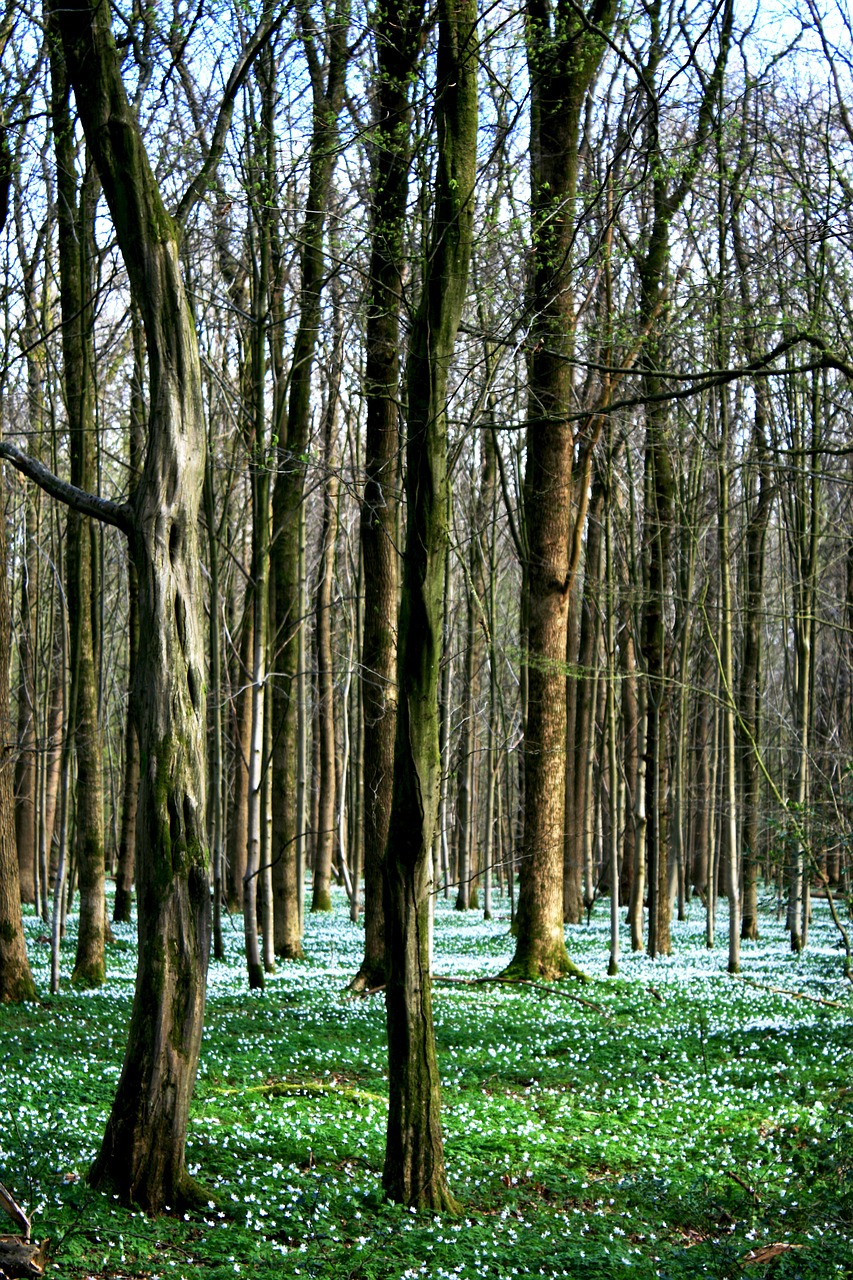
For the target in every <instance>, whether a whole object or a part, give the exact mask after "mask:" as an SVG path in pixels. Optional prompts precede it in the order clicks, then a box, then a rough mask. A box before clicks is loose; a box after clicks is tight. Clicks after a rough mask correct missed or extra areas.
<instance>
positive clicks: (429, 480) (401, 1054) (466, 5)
mask: <svg viewBox="0 0 853 1280" xmlns="http://www.w3.org/2000/svg"><path fill="white" fill-rule="evenodd" d="M476 23H477V11H476V5H475V3H474V2H473V0H449V2H448V0H442V3H441V4H440V5H439V44H438V61H437V70H436V99H435V110H436V116H437V127H438V157H437V177H436V193H435V206H434V212H433V220H432V227H431V230H430V238H429V245H428V252H427V254H426V257H425V261H424V278H423V291H422V295H421V302H420V307H419V309H418V312H417V315H416V317H415V322H414V326H413V331H412V339H411V349H410V353H409V361H408V367H407V379H408V442H407V451H406V463H407V466H406V500H407V525H406V552H405V558H404V570H403V593H402V601H401V607H400V632H399V635H400V640H399V661H398V681H397V683H398V690H399V707H398V713H397V732H396V741H395V750H394V794H393V801H392V807H391V820H390V825H389V835H388V848H387V852H386V858H385V869H386V875H385V927H386V944H387V945H386V964H387V981H386V988H385V999H386V1010H387V1022H388V1066H389V1105H388V1133H387V1142H386V1148H385V1167H384V1171H383V1175H382V1183H383V1186H384V1188H385V1191H386V1193H387V1195H388V1196H389V1198H390V1199H392V1200H396V1201H399V1202H400V1203H403V1204H407V1205H411V1206H414V1207H422V1208H429V1209H435V1210H445V1211H447V1210H451V1211H452V1210H454V1209H456V1208H457V1207H458V1206H457V1205H456V1202H455V1200H454V1199H453V1197H452V1196H451V1194H450V1192H449V1190H448V1188H447V1183H446V1180H445V1172H444V1153H443V1143H442V1136H441V1121H440V1117H439V1107H440V1099H439V1083H438V1068H437V1065H436V1057H435V1035H434V1031H433V1025H432V992H431V982H430V973H429V962H430V957H429V914H430V891H431V888H432V880H433V875H432V846H433V837H434V834H435V824H436V817H437V811H438V798H439V781H440V773H441V762H440V756H439V709H438V677H439V662H440V658H441V627H442V616H443V615H442V606H443V595H444V566H445V547H446V539H447V537H448V529H447V524H446V515H447V493H446V486H447V476H446V449H447V418H446V406H445V399H446V392H447V374H448V367H449V364H450V361H451V358H452V355H453V349H454V346H455V341H456V332H457V328H458V325H459V319H460V316H461V313H462V306H463V303H464V301H465V293H466V284H467V278H468V263H469V259H470V253H471V242H472V236H473V217H474V204H473V190H474V179H475V174H476V146H477V46H476Z"/></svg>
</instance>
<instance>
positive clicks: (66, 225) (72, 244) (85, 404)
mask: <svg viewBox="0 0 853 1280" xmlns="http://www.w3.org/2000/svg"><path fill="white" fill-rule="evenodd" d="M52 37H53V38H52V47H51V57H50V69H51V111H52V116H53V134H54V149H55V153H56V186H57V223H58V228H59V278H60V298H61V307H62V358H63V381H64V387H65V410H66V415H67V419H68V435H69V452H70V454H71V483H72V484H73V485H75V486H76V487H77V488H78V489H82V490H84V491H86V492H93V491H94V490H95V487H96V477H95V386H96V383H95V351H94V337H93V327H94V315H95V270H94V258H95V206H96V204H97V201H98V179H97V174H96V172H95V169H94V166H93V165H91V164H90V163H87V164H86V172H85V173H84V175H83V178H82V181H81V182H80V184H79V191H78V182H77V173H76V154H75V153H76V145H75V141H74V124H73V121H72V118H71V110H70V94H71V86H70V84H69V82H68V78H67V73H66V68H65V58H64V55H63V52H62V46H61V43H60V41H59V39H58V32H57V31H56V30H55V28H54V29H53V30H52ZM88 159H89V157H88V155H87V156H86V160H87V162H88ZM65 563H66V577H67V598H68V625H69V631H70V636H71V646H70V650H71V651H70V669H71V689H70V709H71V725H70V729H71V733H72V736H73V742H74V750H75V755H76V759H77V805H76V822H75V847H76V864H77V881H78V884H79V886H80V923H79V927H78V932H77V954H76V957H75V960H74V970H73V973H72V975H71V981H72V982H73V983H75V984H76V985H78V986H83V987H96V986H99V985H100V984H101V983H102V982H103V981H104V978H105V976H106V966H105V952H104V947H105V935H104V928H105V922H106V900H105V884H104V812H103V810H104V803H103V778H102V772H103V748H102V736H101V725H100V719H99V714H98V711H99V708H98V681H97V674H96V672H97V663H98V654H97V651H96V650H97V645H96V638H95V629H94V607H95V602H96V601H97V599H98V596H99V591H98V561H97V548H96V545H95V536H94V529H93V526H92V525H91V523H90V521H89V520H88V519H87V518H86V517H85V516H83V514H82V513H81V512H79V511H77V510H75V509H74V508H73V507H71V508H70V509H69V511H68V546H67V554H66V561H65Z"/></svg>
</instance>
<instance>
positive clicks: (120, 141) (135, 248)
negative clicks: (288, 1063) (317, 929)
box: [2, 0, 270, 1213]
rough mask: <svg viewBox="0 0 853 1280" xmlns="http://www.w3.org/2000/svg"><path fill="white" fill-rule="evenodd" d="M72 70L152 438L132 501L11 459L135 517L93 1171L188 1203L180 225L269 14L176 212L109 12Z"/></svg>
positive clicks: (201, 760) (185, 449) (184, 389)
mask: <svg viewBox="0 0 853 1280" xmlns="http://www.w3.org/2000/svg"><path fill="white" fill-rule="evenodd" d="M52 17H53V18H54V19H55V21H56V24H57V26H58V29H59V32H60V35H61V39H62V47H63V51H64V55H65V61H66V66H67V73H68V79H69V81H70V83H71V85H72V87H73V88H74V94H75V99H76V103H77V109H78V112H79V114H80V118H81V121H82V124H83V129H84V133H85V135H86V141H87V144H88V147H89V149H90V152H91V154H92V157H93V160H94V163H95V165H96V167H97V171H98V175H99V177H100V181H101V185H102V188H103V191H104V195H105V196H106V200H107V204H108V206H109V209H110V213H111V216H112V219H113V224H114V226H115V231H116V236H117V239H118V243H119V247H120V249H121V253H122V257H123V259H124V262H125V266H126V268H127V271H128V275H129V277H130V284H131V290H132V294H133V297H134V300H135V302H136V304H137V306H138V307H139V310H140V313H141V316H142V321H143V326H144V330H145V339H146V348H147V355H148V385H149V410H148V429H147V451H146V456H145V461H144V464H143V469H142V474H141V477H140V481H139V484H138V486H137V488H136V490H135V492H134V494H133V495H132V499H131V500H130V501H128V502H124V503H117V502H113V501H110V500H109V499H105V498H98V497H95V496H93V495H91V494H89V493H86V492H84V491H82V490H81V489H79V488H77V487H76V486H74V485H70V484H67V483H65V482H63V481H61V480H59V479H58V478H57V477H55V476H53V475H51V474H50V473H49V472H47V471H46V470H45V468H43V467H42V466H40V465H39V464H38V463H36V462H34V461H33V460H32V459H29V458H27V456H26V455H24V454H22V453H21V452H20V451H19V450H16V449H14V448H12V447H11V446H9V445H8V444H4V445H3V446H2V451H3V454H4V456H6V457H7V458H9V459H10V461H12V462H13V463H14V464H15V465H16V466H18V467H19V469H20V470H22V471H24V472H25V473H26V474H28V475H30V477H31V478H33V479H35V480H37V481H38V482H39V483H40V484H42V486H43V487H44V488H46V489H47V490H48V491H49V492H51V493H53V494H54V496H56V497H59V498H60V499H62V500H63V501H65V502H67V503H68V504H69V505H70V506H72V507H74V508H75V510H77V511H80V512H82V513H83V514H86V515H90V516H94V517H95V518H98V519H101V520H103V521H104V522H105V523H107V524H111V525H114V526H116V527H117V528H119V529H121V530H122V531H123V532H124V533H125V534H126V535H127V537H128V538H129V540H130V545H131V551H132V554H133V557H134V561H135V564H136V569H137V573H138V577H139V593H140V595H139V626H140V647H139V662H138V666H137V669H136V672H135V679H134V687H133V706H134V716H135V721H136V728H137V733H138V736H139V747H140V759H141V762H142V768H141V786H140V796H139V813H138V833H137V835H138V842H137V889H138V904H139V966H138V970H137V984H136V993H135V997H134V1004H133V1011H132V1015H131V1026H130V1033H129V1037H128V1044H127V1049H126V1052H125V1059H124V1065H123V1068H122V1073H121V1077H120V1080H119V1084H118V1089H117V1091H116V1095H115V1098H114V1100H113V1104H112V1108H111V1111H110V1116H109V1119H108V1121H107V1127H106V1132H105V1134H104V1139H103V1143H102V1145H101V1149H100V1152H99V1154H98V1157H97V1159H96V1161H95V1164H94V1166H93V1168H92V1170H91V1173H90V1179H91V1181H92V1182H93V1183H94V1184H95V1185H103V1184H107V1185H111V1186H114V1187H115V1189H116V1190H117V1192H118V1193H119V1195H120V1196H121V1197H122V1198H123V1199H125V1200H128V1201H134V1202H136V1203H138V1204H140V1205H141V1206H142V1207H143V1208H145V1209H147V1210H149V1211H150V1212H154V1213H156V1212H160V1211H162V1210H163V1209H165V1208H166V1206H171V1207H173V1208H175V1207H177V1206H179V1205H180V1204H181V1203H183V1202H185V1201H187V1200H192V1199H193V1198H194V1196H195V1189H194V1184H193V1183H192V1180H191V1179H190V1177H189V1175H188V1173H187V1170H186V1163H185V1154H184V1149H185V1142H186V1131H187V1123H188V1113H189V1100H190V1095H191V1092H192V1087H193V1082H194V1080H195V1073H196V1068H197V1064H198V1053H199V1046H200V1041H201V1027H202V1017H203V1010H204V994H205V981H206V969H207V957H208V949H209V938H210V886H209V882H208V870H207V861H208V858H207V837H206V830H205V818H206V805H205V774H206V765H205V734H204V730H205V726H204V717H205V707H204V674H203V647H202V613H201V600H202V592H201V583H200V566H199V556H198V542H197V536H198V535H197V528H198V514H199V505H200V500H201V493H202V484H203V478H204V465H205V430H204V422H203V415H202V403H201V374H200V366H199V358H198V349H197V344H196V333H195V323H194V320H193V315H192V310H191V307H190V305H189V301H188V298H187V294H186V290H185V288H184V284H183V281H182V279H181V273H180V263H179V240H180V227H181V223H182V221H183V220H184V219H185V218H186V216H187V214H188V212H189V211H190V209H191V208H193V206H194V205H195V204H196V203H197V201H198V200H199V198H200V197H201V194H202V193H203V191H204V189H205V185H206V182H207V180H208V178H209V176H210V174H211V172H212V171H213V169H214V168H215V165H216V163H217V162H218V159H219V155H220V154H221V150H222V146H223V144H224V138H225V133H226V131H227V127H228V123H229V120H230V114H231V107H232V104H233V100H234V96H235V94H236V93H237V91H238V89H239V87H240V84H241V82H242V78H243V77H244V76H245V74H246V71H247V70H248V67H249V66H250V65H251V59H252V56H253V55H254V53H255V52H256V51H257V49H258V48H259V47H260V46H261V45H262V44H263V42H264V39H265V38H266V35H267V32H268V30H269V25H270V24H269V23H268V24H266V26H263V25H262V27H261V28H260V29H259V31H258V32H257V33H256V34H255V36H254V37H253V39H252V40H251V41H250V42H249V45H248V46H247V49H246V51H245V53H244V54H243V56H242V57H241V58H240V59H239V61H238V63H237V65H236V66H235V68H234V71H233V72H232V75H231V78H230V80H229V83H228V86H227V88H226V92H225V95H224V97H223V102H222V105H221V109H220V113H219V116H218V119H217V126H216V130H215V132H214V135H213V141H212V143H211V147H210V149H209V152H208V154H207V157H206V159H205V162H204V164H203V165H202V167H201V169H200V171H199V173H198V174H197V176H196V179H195V180H194V181H193V183H191V185H190V186H189V188H188V189H187V191H186V192H185V194H184V196H183V198H182V200H181V203H180V206H179V209H178V218H177V219H175V218H172V217H170V216H169V214H168V213H167V212H166V210H165V208H164V205H163V201H162V197H161V195H160V191H159V187H158V185H157V182H156V179H155V178H154V175H153V173H152V170H151V167H150V165H149V162H148V157H147V154H146V152H145V148H144V146H143V143H142V138H141V135H140V131H139V125H138V122H137V118H136V114H135V112H134V110H133V108H132V107H131V105H130V103H129V101H128V98H127V94H126V92H125V88H124V84H123V82H122V76H121V69H120V62H119V58H118V54H117V51H116V46H115V42H114V40H113V35H112V30H111V26H110V18H109V12H108V10H107V9H106V7H105V6H104V5H102V4H100V3H98V0H73V2H72V3H70V4H63V5H57V6H56V7H55V8H54V10H53V11H52Z"/></svg>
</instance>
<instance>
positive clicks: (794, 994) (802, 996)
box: [731, 973, 846, 1009]
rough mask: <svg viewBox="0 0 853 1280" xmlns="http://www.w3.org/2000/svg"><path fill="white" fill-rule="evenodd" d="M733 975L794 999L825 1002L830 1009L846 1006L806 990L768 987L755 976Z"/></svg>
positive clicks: (775, 993) (841, 1002) (752, 984)
mask: <svg viewBox="0 0 853 1280" xmlns="http://www.w3.org/2000/svg"><path fill="white" fill-rule="evenodd" d="M731 977H733V978H739V979H740V981H741V982H745V983H746V985H747V986H748V987H757V988H758V990H759V991H772V992H773V994H774V995H777V996H790V997H791V999H792V1000H810V1001H811V1003H812V1004H825V1005H826V1006H827V1007H828V1008H830V1009H844V1008H845V1007H846V1006H845V1004H844V1002H843V1001H842V1000H825V999H824V997H823V996H810V995H808V994H807V992H805V991H788V990H787V988H785V987H768V986H767V985H766V984H765V983H763V982H756V981H755V979H754V978H744V977H743V976H742V975H741V974H738V973H733V974H731Z"/></svg>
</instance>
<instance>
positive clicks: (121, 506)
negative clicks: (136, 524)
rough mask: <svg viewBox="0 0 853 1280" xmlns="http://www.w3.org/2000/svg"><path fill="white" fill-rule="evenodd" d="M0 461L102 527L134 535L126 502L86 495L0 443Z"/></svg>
mask: <svg viewBox="0 0 853 1280" xmlns="http://www.w3.org/2000/svg"><path fill="white" fill-rule="evenodd" d="M0 458H5V459H6V461H7V462H11V464H12V466H13V467H15V468H16V469H17V470H18V471H20V472H21V474H22V475H25V476H27V478H28V479H30V480H33V481H34V482H35V483H36V484H37V485H38V486H39V488H40V489H43V490H44V491H45V493H49V494H50V496H51V497H52V498H56V499H58V501H59V502H63V503H65V505H66V506H67V507H71V508H72V509H73V510H74V511H79V512H80V513H81V515H84V516H92V517H93V518H94V519H95V520H100V521H101V523H102V524H111V525H113V526H114V527H115V528H116V529H120V530H121V531H122V533H124V534H126V535H127V536H128V537H130V535H131V533H132V532H133V508H132V507H131V505H130V503H129V502H111V501H110V499H109V498H99V497H97V496H96V495H95V494H94V493H86V491H85V490H84V489H78V488H77V486H76V485H74V484H69V483H68V481H67V480H60V478H59V476H55V475H54V474H53V472H52V471H49V470H48V469H47V467H45V466H44V465H43V464H42V463H41V462H38V461H37V460H36V459H35V458H31V457H30V456H29V454H26V453H24V452H23V450H22V449H19V448H18V447H17V446H16V445H14V444H9V443H7V441H5V440H0Z"/></svg>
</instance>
